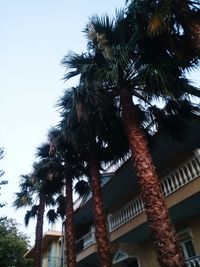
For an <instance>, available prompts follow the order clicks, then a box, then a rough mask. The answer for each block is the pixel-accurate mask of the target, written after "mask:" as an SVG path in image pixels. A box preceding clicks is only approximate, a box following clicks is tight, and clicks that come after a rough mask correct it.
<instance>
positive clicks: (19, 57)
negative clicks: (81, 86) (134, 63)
mask: <svg viewBox="0 0 200 267" xmlns="http://www.w3.org/2000/svg"><path fill="white" fill-rule="evenodd" d="M124 3H125V0H109V1H105V0H102V1H98V0H74V1H68V0H57V1H55V0H34V1H33V0H17V1H16V0H0V36H1V38H0V39H1V42H0V147H4V150H5V157H4V159H3V160H1V161H0V169H3V170H4V171H5V175H4V176H3V179H6V180H8V185H5V186H2V188H1V191H0V193H1V195H0V202H2V201H4V202H6V203H7V205H6V206H5V207H4V208H2V209H1V210H0V212H1V215H6V216H7V217H8V218H14V219H16V220H17V222H18V223H19V228H20V230H21V231H23V232H24V233H26V234H28V235H29V236H30V237H31V240H32V241H33V240H34V224H35V223H34V222H32V223H30V226H29V228H25V227H24V215H25V210H21V211H16V210H15V209H14V208H13V207H12V203H13V200H14V198H15V192H17V191H18V184H19V177H20V175H21V174H27V173H29V172H30V171H31V168H32V164H33V162H34V160H35V151H36V147H38V146H39V145H40V144H42V143H43V142H45V141H46V137H47V132H48V129H50V127H52V126H54V125H56V124H57V123H58V121H59V113H58V111H57V109H56V107H55V104H56V101H58V99H59V98H60V97H61V96H62V94H63V92H64V90H65V89H66V88H68V87H71V86H73V85H75V84H76V83H77V80H72V81H69V82H67V83H64V81H63V80H62V78H63V75H64V73H65V69H64V67H63V66H62V65H61V63H60V62H61V60H62V59H63V57H64V56H65V55H66V54H67V53H68V52H69V51H71V50H72V51H75V52H77V53H79V52H84V51H85V48H86V39H85V37H84V34H83V32H82V31H83V29H84V27H85V25H86V23H87V21H88V18H89V17H91V16H92V15H95V14H98V15H103V14H105V13H108V14H110V15H114V14H115V10H116V8H117V9H119V8H121V7H123V6H124ZM49 227H50V226H48V225H45V228H46V229H44V230H47V228H49ZM58 230H59V229H58Z"/></svg>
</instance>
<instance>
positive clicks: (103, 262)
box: [89, 150, 112, 267]
mask: <svg viewBox="0 0 200 267" xmlns="http://www.w3.org/2000/svg"><path fill="white" fill-rule="evenodd" d="M89 167H90V176H91V191H92V200H93V212H94V223H95V237H96V242H97V249H98V254H99V261H100V267H111V266H112V261H111V254H110V241H109V237H108V231H107V226H106V216H105V212H104V207H103V195H102V188H101V176H100V172H99V167H100V166H99V161H98V159H97V156H96V153H95V151H92V150H91V151H90V155H89Z"/></svg>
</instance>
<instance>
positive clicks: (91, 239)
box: [76, 227, 96, 252]
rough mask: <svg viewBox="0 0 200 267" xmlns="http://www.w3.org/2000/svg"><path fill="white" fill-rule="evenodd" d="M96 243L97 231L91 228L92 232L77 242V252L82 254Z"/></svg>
mask: <svg viewBox="0 0 200 267" xmlns="http://www.w3.org/2000/svg"><path fill="white" fill-rule="evenodd" d="M95 242H96V241H95V229H94V227H91V230H90V232H88V233H87V234H85V235H84V236H82V237H81V238H80V239H78V240H77V241H76V250H77V252H81V251H82V250H84V249H86V248H88V247H89V246H91V245H92V244H94V243H95Z"/></svg>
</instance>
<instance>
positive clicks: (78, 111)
mask: <svg viewBox="0 0 200 267" xmlns="http://www.w3.org/2000/svg"><path fill="white" fill-rule="evenodd" d="M84 90H87V88H86V87H85V85H80V86H79V87H77V88H71V89H68V90H66V92H65V94H64V96H63V97H62V98H61V100H60V102H59V106H60V108H61V114H62V117H63V120H62V121H61V123H60V124H61V128H62V132H63V133H64V135H65V136H66V139H67V140H68V142H69V143H70V144H72V146H73V147H74V149H75V151H76V153H77V154H78V155H79V157H81V158H82V159H83V161H84V163H83V166H84V165H85V166H87V168H88V172H89V182H90V186H91V191H92V200H93V211H94V223H95V229H96V231H95V234H96V241H97V248H98V253H99V259H100V266H102V267H108V266H111V265H112V263H111V255H110V245H109V237H108V231H107V227H106V216H105V212H104V207H103V197H102V188H101V174H100V169H101V162H102V160H104V161H105V162H106V161H108V160H109V159H110V158H111V156H110V151H109V148H107V147H109V146H108V144H109V145H110V143H111V141H113V140H114V138H110V135H108V132H109V131H108V129H107V130H105V129H106V128H108V126H109V125H110V122H111V121H112V126H113V127H116V125H118V124H119V121H117V120H116V116H115V114H114V112H113V110H114V109H109V111H110V112H109V111H108V113H107V114H109V115H108V116H107V117H106V118H102V117H101V112H100V110H101V109H102V107H103V106H104V107H105V105H106V106H107V107H108V108H110V105H108V103H110V101H111V100H110V99H111V97H109V96H108V94H106V97H105V95H104V97H103V95H102V93H101V94H100V96H99V97H98V98H97V99H95V98H90V97H88V98H87V95H86V94H84ZM97 100H98V103H97ZM97 105H98V110H97V108H96V110H95V108H94V107H97ZM103 125H104V127H102V126H103ZM104 128H105V129H104ZM109 129H110V126H109ZM114 135H115V134H113V137H114ZM115 147H116V148H117V149H118V154H117V155H118V156H119V155H120V156H122V155H124V154H125V151H126V150H127V142H126V141H125V140H123V139H121V142H118V146H116V144H115Z"/></svg>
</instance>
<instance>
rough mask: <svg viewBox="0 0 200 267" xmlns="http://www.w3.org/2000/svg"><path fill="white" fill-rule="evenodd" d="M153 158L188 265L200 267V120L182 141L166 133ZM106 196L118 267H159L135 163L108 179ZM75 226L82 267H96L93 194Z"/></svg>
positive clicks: (79, 209)
mask: <svg viewBox="0 0 200 267" xmlns="http://www.w3.org/2000/svg"><path fill="white" fill-rule="evenodd" d="M152 157H153V161H154V164H155V166H156V168H157V172H158V174H159V177H160V180H161V188H162V191H163V194H164V196H165V200H166V204H167V206H168V208H169V212H170V216H171V219H172V221H173V223H174V224H175V227H176V230H177V234H178V237H179V240H180V244H181V246H182V249H183V253H184V256H185V258H186V262H187V265H188V267H200V204H199V203H200V123H199V120H196V119H194V120H193V121H192V123H190V127H189V128H187V129H186V131H185V134H184V136H183V137H182V139H181V140H180V141H176V140H174V139H172V138H171V136H170V135H168V134H166V133H165V134H162V135H158V136H156V144H155V146H154V148H153V150H152ZM103 195H104V205H105V212H106V214H107V222H108V231H109V234H110V240H111V252H112V258H113V267H114V266H116V267H159V265H158V263H157V260H156V254H155V252H154V249H153V245H152V241H151V236H150V232H149V228H148V221H147V218H146V214H145V211H144V206H143V202H142V199H141V197H140V194H139V190H138V186H137V178H136V175H135V173H134V171H133V169H132V164H131V159H128V160H127V161H126V162H125V163H123V164H122V166H120V167H119V168H118V169H117V170H116V171H115V172H114V173H109V174H107V175H105V177H104V180H103ZM75 225H76V233H77V263H78V264H77V266H78V267H86V266H87V267H96V266H97V265H96V263H97V261H98V259H97V258H98V255H97V247H96V242H95V230H94V225H93V212H92V199H91V195H89V196H88V197H87V199H85V200H83V201H81V202H80V200H78V201H77V202H75ZM49 266H52V265H48V267H49ZM43 267H44V266H43ZM52 267H53V266H52ZM55 267H57V266H56V265H55Z"/></svg>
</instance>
